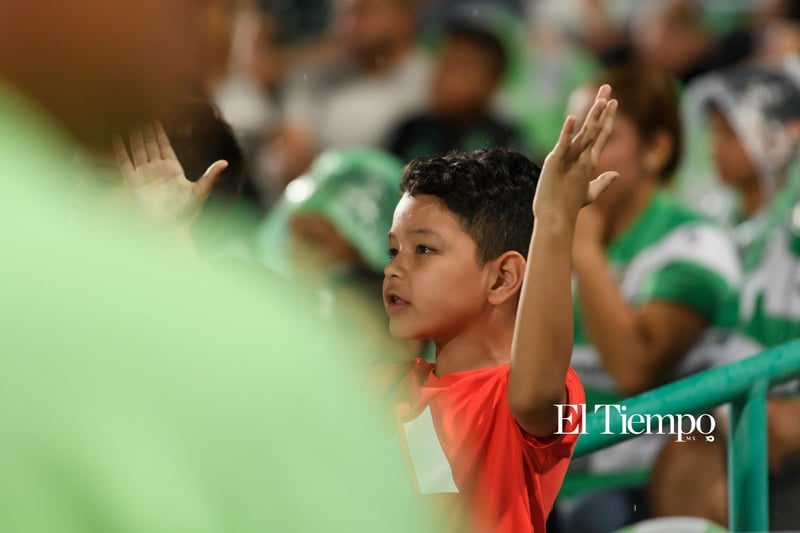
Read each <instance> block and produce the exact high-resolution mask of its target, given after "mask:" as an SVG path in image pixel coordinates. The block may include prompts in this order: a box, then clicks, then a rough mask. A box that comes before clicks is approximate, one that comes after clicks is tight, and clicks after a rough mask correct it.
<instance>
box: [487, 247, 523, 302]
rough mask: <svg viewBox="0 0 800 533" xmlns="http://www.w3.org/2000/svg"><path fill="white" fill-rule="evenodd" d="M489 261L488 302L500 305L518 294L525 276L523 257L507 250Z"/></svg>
mask: <svg viewBox="0 0 800 533" xmlns="http://www.w3.org/2000/svg"><path fill="white" fill-rule="evenodd" d="M491 263H492V265H491V268H492V272H491V275H492V278H491V282H492V286H491V287H490V288H489V303H491V304H492V305H502V304H504V303H506V302H508V301H509V300H512V299H514V298H516V297H517V296H518V295H519V291H520V289H521V288H522V280H523V278H524V277H525V258H524V257H522V255H521V254H520V253H519V252H513V251H509V252H506V253H504V254H503V255H501V256H500V257H498V258H497V259H495V260H494V261H492V262H491Z"/></svg>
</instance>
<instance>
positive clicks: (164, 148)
mask: <svg viewBox="0 0 800 533" xmlns="http://www.w3.org/2000/svg"><path fill="white" fill-rule="evenodd" d="M154 127H155V130H156V141H158V149H159V150H160V152H161V158H162V159H178V156H176V155H175V151H174V150H173V149H172V143H171V142H170V140H169V136H168V135H167V132H166V130H165V129H164V126H163V125H162V124H161V122H159V121H156V123H155V124H154Z"/></svg>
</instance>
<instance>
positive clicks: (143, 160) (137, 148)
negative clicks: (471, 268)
mask: <svg viewBox="0 0 800 533" xmlns="http://www.w3.org/2000/svg"><path fill="white" fill-rule="evenodd" d="M131 154H132V155H133V164H134V165H135V166H136V167H140V166H142V165H146V164H147V162H148V161H149V159H148V158H147V150H146V149H145V147H144V137H142V132H141V131H140V130H133V131H132V132H131Z"/></svg>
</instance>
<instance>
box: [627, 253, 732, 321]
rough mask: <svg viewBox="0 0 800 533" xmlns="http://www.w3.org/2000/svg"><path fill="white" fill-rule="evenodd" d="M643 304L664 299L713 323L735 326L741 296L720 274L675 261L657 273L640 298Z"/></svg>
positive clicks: (692, 264)
mask: <svg viewBox="0 0 800 533" xmlns="http://www.w3.org/2000/svg"><path fill="white" fill-rule="evenodd" d="M637 300H638V301H639V302H645V301H648V300H663V301H668V302H672V303H676V304H680V305H684V306H686V307H688V308H690V309H692V310H693V311H696V312H698V313H700V314H701V315H702V316H703V317H705V318H706V319H707V320H708V321H709V323H710V324H713V325H716V326H723V327H724V326H734V325H735V324H736V319H737V314H738V312H737V310H738V293H737V291H736V288H735V287H734V286H732V285H731V284H730V283H729V282H728V281H727V280H726V279H725V278H724V277H722V276H721V275H720V274H718V273H716V272H714V271H713V270H710V269H708V268H705V267H703V266H701V265H698V264H697V263H690V262H673V263H669V264H667V265H665V266H664V267H663V268H661V269H659V270H657V271H656V272H654V273H653V274H652V275H651V276H650V277H649V278H648V279H647V281H646V282H645V284H644V285H643V288H642V291H641V292H640V294H639V295H638V298H637Z"/></svg>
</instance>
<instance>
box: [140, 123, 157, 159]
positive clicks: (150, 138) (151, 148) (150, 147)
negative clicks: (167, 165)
mask: <svg viewBox="0 0 800 533" xmlns="http://www.w3.org/2000/svg"><path fill="white" fill-rule="evenodd" d="M142 137H143V138H144V149H145V151H146V152H147V160H148V161H157V160H159V159H161V150H160V149H159V147H158V141H157V140H156V130H155V128H154V127H153V125H152V124H145V125H144V126H142Z"/></svg>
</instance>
